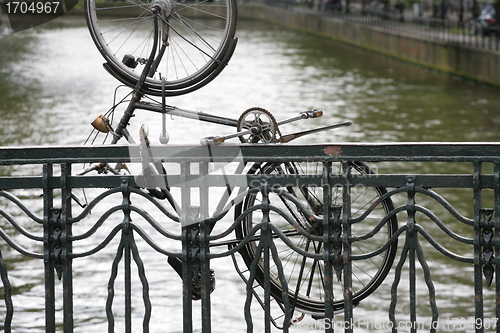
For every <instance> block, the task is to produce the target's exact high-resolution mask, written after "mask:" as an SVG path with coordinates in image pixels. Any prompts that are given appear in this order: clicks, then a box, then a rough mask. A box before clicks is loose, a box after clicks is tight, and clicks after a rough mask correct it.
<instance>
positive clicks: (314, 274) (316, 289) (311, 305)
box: [237, 162, 397, 316]
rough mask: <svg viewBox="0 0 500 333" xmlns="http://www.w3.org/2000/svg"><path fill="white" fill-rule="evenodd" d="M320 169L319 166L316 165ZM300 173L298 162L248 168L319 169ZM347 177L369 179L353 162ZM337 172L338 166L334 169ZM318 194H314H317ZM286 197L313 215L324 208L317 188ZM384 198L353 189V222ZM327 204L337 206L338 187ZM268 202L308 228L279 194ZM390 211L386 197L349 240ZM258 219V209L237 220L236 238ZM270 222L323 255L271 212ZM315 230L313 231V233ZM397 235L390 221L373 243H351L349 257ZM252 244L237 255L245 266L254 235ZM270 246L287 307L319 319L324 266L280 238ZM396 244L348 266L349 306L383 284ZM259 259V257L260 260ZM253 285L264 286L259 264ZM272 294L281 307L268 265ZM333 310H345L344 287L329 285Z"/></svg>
mask: <svg viewBox="0 0 500 333" xmlns="http://www.w3.org/2000/svg"><path fill="white" fill-rule="evenodd" d="M320 165H321V163H320ZM306 167H307V169H308V170H305V169H304V167H303V166H301V165H300V164H297V163H285V164H273V163H267V164H264V165H263V166H259V167H258V168H253V170H251V173H278V174H284V173H299V174H302V173H305V174H321V169H319V170H311V169H314V168H315V167H312V166H311V163H308V164H307V166H306ZM351 167H352V172H353V173H354V174H357V175H359V176H360V177H364V176H368V175H370V174H372V172H371V170H370V169H369V168H368V167H367V166H366V165H365V164H363V163H358V162H354V163H352V164H351ZM319 168H321V166H320V167H319ZM339 170H340V166H339ZM317 190H318V191H319V192H318V191H317ZM287 192H288V193H292V194H293V195H294V196H296V197H297V198H298V199H299V200H301V201H302V202H304V203H305V204H306V206H308V207H309V209H311V210H313V211H315V214H317V215H320V212H321V211H322V207H323V200H322V198H323V194H322V193H321V189H318V188H309V187H308V188H307V189H306V190H304V188H302V189H301V188H298V187H288V188H287ZM385 193H387V191H386V190H385V188H373V187H369V188H368V187H366V188H363V189H361V188H360V189H357V190H356V189H353V190H352V208H351V213H352V218H355V217H357V216H360V215H361V214H362V213H363V212H364V211H366V209H367V208H368V206H369V205H371V204H373V202H374V201H375V200H377V199H378V198H379V197H380V196H381V195H383V194H385ZM332 194H333V195H332V196H333V198H332V202H331V204H332V205H341V203H342V193H341V188H340V187H337V188H334V189H333V190H332ZM269 198H270V203H271V204H272V205H274V206H276V207H278V208H280V209H282V210H283V211H285V212H286V213H287V214H288V215H290V216H292V217H293V219H294V220H295V221H296V224H297V225H300V226H301V227H303V228H311V227H310V225H307V226H306V224H307V222H306V221H305V218H304V215H303V214H301V213H300V212H299V211H298V210H297V209H296V206H295V204H293V203H292V202H291V201H289V200H287V199H285V198H284V196H280V195H279V194H275V193H269ZM260 200H261V199H260V193H252V194H249V195H248V196H247V197H246V199H245V201H244V202H243V203H242V204H241V205H240V207H238V209H237V214H241V213H242V212H244V211H245V210H247V209H250V208H251V207H252V206H255V205H257V204H260ZM393 208H394V206H393V204H392V201H391V200H390V199H389V198H388V199H385V200H384V201H382V203H381V204H380V205H378V207H377V209H375V210H374V211H372V213H370V214H369V215H368V216H367V217H366V218H365V219H364V220H363V221H362V222H359V223H356V224H353V225H352V226H351V229H352V230H351V231H352V234H353V235H358V236H360V235H364V234H366V233H368V232H369V231H371V230H372V229H373V228H374V227H375V226H376V225H377V224H378V223H380V221H381V220H382V218H383V217H384V216H385V215H386V214H387V213H388V212H389V211H391V210H392V209H393ZM261 217H262V215H261V214H260V211H259V210H256V211H254V212H252V213H250V214H249V215H247V216H246V218H245V219H244V220H243V221H242V223H241V226H240V228H239V229H237V237H239V238H240V239H242V238H244V237H245V236H246V235H247V234H248V232H249V231H250V230H251V229H252V228H253V226H254V225H255V224H257V223H260V222H261ZM270 221H271V223H273V224H274V225H276V226H278V227H279V228H280V229H281V230H282V231H283V232H285V234H288V237H289V239H290V240H291V241H292V242H293V243H294V244H295V245H296V246H297V247H299V248H301V249H303V250H305V251H308V252H313V253H318V254H320V253H323V243H322V242H320V241H311V240H308V239H307V238H305V237H303V236H301V235H299V234H298V233H297V232H296V231H295V228H294V226H292V225H290V223H288V222H287V221H285V220H284V219H283V218H282V217H281V216H279V215H278V214H275V213H272V212H271V215H270ZM315 228H316V229H315ZM312 229H313V233H314V230H315V231H316V232H317V234H318V235H321V234H322V232H323V231H322V230H321V227H313V228H312ZM396 230H397V220H396V217H395V216H394V217H393V218H391V219H390V220H389V221H388V222H387V224H386V225H385V227H384V228H382V229H381V230H380V231H379V232H378V233H377V234H376V235H374V236H373V237H372V238H370V239H368V240H365V241H362V242H356V243H354V244H353V245H352V248H351V250H352V254H361V253H369V252H372V251H374V250H375V249H378V248H380V247H382V246H383V245H384V244H385V243H386V242H387V241H388V239H389V238H390V237H391V236H392V235H393V234H394V232H395V231H396ZM255 238H256V241H251V242H249V243H248V244H247V245H246V246H245V247H244V248H243V249H242V251H241V255H242V257H243V260H244V261H245V264H246V265H247V267H249V268H250V265H251V263H252V261H253V260H254V258H255V257H256V243H258V238H259V234H257V235H256V237H255ZM274 244H275V246H276V248H277V252H278V254H279V260H280V261H281V265H282V267H283V270H284V277H285V279H286V280H287V283H288V290H287V294H288V297H289V300H290V303H291V305H292V306H294V307H295V308H296V309H297V310H300V311H301V312H304V313H309V314H312V315H315V316H322V315H323V314H324V312H325V305H324V281H323V279H324V262H323V261H322V260H314V259H312V258H307V257H304V256H302V255H300V254H298V253H297V252H295V251H294V250H292V249H290V248H289V247H288V246H287V245H286V244H285V243H284V242H283V241H282V240H281V239H279V238H277V237H275V238H274ZM396 250H397V243H393V244H392V245H391V246H390V247H389V248H388V249H387V250H386V251H385V252H384V253H382V254H381V255H379V256H376V257H374V258H371V259H367V260H363V261H356V262H353V263H352V269H353V276H352V278H353V279H352V280H353V291H354V294H353V303H354V304H358V303H359V302H360V301H361V300H362V299H364V298H366V297H367V296H368V295H370V294H371V293H372V292H373V291H375V290H376V289H377V288H378V286H380V284H381V283H382V282H383V280H384V279H385V277H386V276H387V274H388V272H389V270H390V268H391V266H392V263H393V261H394V257H395V255H396ZM259 256H260V255H259ZM255 274H256V280H257V281H258V283H259V284H261V285H263V283H264V270H263V264H262V263H261V261H259V264H258V265H257V269H256V272H255ZM270 275H271V278H270V280H271V281H270V282H271V290H270V292H271V295H272V296H273V297H274V298H275V299H277V300H278V301H280V302H282V300H283V294H282V284H281V283H280V281H279V279H278V271H277V267H276V265H275V264H271V274H270ZM333 296H334V303H333V307H334V310H340V309H342V308H343V307H344V300H343V285H342V283H341V282H336V281H335V282H334V295H333Z"/></svg>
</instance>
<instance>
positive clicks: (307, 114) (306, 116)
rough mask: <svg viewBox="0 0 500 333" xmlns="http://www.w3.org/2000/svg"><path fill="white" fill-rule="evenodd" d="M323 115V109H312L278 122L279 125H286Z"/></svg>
mask: <svg viewBox="0 0 500 333" xmlns="http://www.w3.org/2000/svg"><path fill="white" fill-rule="evenodd" d="M322 115H323V111H321V110H311V111H304V112H301V113H300V114H299V115H298V116H295V117H292V118H288V119H284V120H280V121H278V122H277V124H278V126H281V125H284V124H289V123H292V122H294V121H297V120H302V119H309V118H318V117H321V116H322Z"/></svg>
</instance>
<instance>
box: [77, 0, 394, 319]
mask: <svg viewBox="0 0 500 333" xmlns="http://www.w3.org/2000/svg"><path fill="white" fill-rule="evenodd" d="M236 3H237V0H221V1H219V0H208V1H204V0H202V1H195V2H192V1H179V2H178V1H174V0H154V1H142V0H125V1H113V2H109V1H102V2H99V1H97V0H85V13H86V19H87V23H88V26H89V30H90V33H91V36H92V38H93V40H94V42H95V44H96V46H97V48H98V49H99V51H100V52H101V54H102V56H103V57H104V59H105V60H106V63H105V64H104V67H105V68H106V70H107V71H108V72H109V73H110V74H111V75H113V76H114V77H115V78H116V79H118V80H119V81H120V82H121V83H123V84H125V85H127V86H129V87H131V94H130V100H129V101H128V106H127V108H126V110H125V112H124V114H123V116H122V117H121V119H120V121H119V122H118V124H116V126H115V124H113V123H112V121H111V120H110V117H108V116H107V115H103V116H100V117H98V118H97V119H96V120H95V121H94V123H93V124H94V127H95V128H96V129H97V130H98V131H99V132H103V133H111V134H112V135H111V138H112V139H111V141H112V143H116V142H118V140H120V138H122V137H125V138H126V139H127V140H128V141H129V142H134V141H133V139H132V136H131V135H130V133H128V131H127V125H128V123H129V122H130V120H131V118H132V117H133V115H134V112H135V111H136V110H139V109H141V110H149V111H153V112H157V113H159V114H161V115H162V116H163V117H164V120H165V116H166V115H170V116H180V117H185V118H192V119H196V120H199V121H206V122H210V123H216V124H221V125H225V126H232V127H235V128H236V132H235V133H233V134H230V135H224V136H214V137H209V138H204V139H203V141H204V144H207V145H214V144H221V143H223V142H225V141H226V140H229V139H232V138H238V139H239V140H240V141H241V143H245V144H266V143H282V144H286V143H287V142H290V141H292V140H294V139H296V138H298V137H301V136H304V135H308V134H311V133H315V132H318V131H325V130H329V129H334V128H337V127H342V126H349V125H350V123H349V122H346V123H343V124H336V125H331V126H326V127H321V128H315V129H312V130H308V131H303V132H298V133H292V134H288V135H282V134H281V132H280V130H279V127H280V126H281V125H283V124H286V123H290V122H294V121H298V120H303V119H310V118H316V117H319V116H321V115H322V114H323V113H322V112H321V111H318V110H307V111H304V112H300V113H299V114H298V115H297V116H294V117H291V118H289V119H285V120H281V121H277V120H276V119H275V118H274V116H273V115H272V114H271V113H270V112H269V111H267V110H265V109H263V108H258V107H254V108H250V109H248V110H246V111H244V112H243V113H242V114H241V116H240V117H239V118H238V119H232V118H227V117H221V116H217V115H213V114H207V113H202V112H197V111H191V110H185V109H181V108H177V107H173V106H169V105H167V104H166V103H165V99H166V97H168V96H176V95H181V94H186V93H189V92H192V91H194V90H196V89H198V88H200V87H202V86H204V85H206V84H208V83H209V82H210V81H211V80H213V79H214V78H215V77H216V76H217V75H218V74H219V73H220V72H221V71H222V70H223V69H224V67H225V66H226V65H227V63H228V61H229V59H230V58H231V56H232V54H233V51H234V49H235V47H236V43H237V39H236V38H235V32H236V21H237V4H236ZM148 95H151V96H157V97H161V101H155V100H153V99H148V100H147V101H144V100H145V99H146V98H145V97H146V96H148ZM114 109H115V107H113V108H112V109H111V111H110V112H112V111H114ZM147 134H148V133H147V130H146V129H145V128H144V129H143V130H142V131H141V143H145V142H146V143H147V142H148V139H147ZM162 138H163V140H161V141H162V143H166V142H167V141H168V136H167V135H166V133H165V132H164V134H163V136H162ZM347 167H348V168H349V169H350V170H349V172H350V174H351V175H352V176H353V177H359V178H368V177H372V176H374V172H373V171H372V170H371V169H370V168H369V167H368V166H367V165H366V164H364V163H361V162H350V163H348V164H347ZM323 168H324V166H323V164H322V163H321V162H319V163H313V162H307V163H298V162H286V163H271V162H268V163H254V164H251V165H245V170H246V171H245V172H247V173H248V174H277V175H286V174H295V175H297V174H298V175H303V176H305V177H306V176H308V175H321V174H323V171H324V170H323ZM153 169H155V171H153V172H156V173H161V172H162V170H161V166H155V167H154V168H153ZM91 170H98V171H109V172H114V173H119V172H120V170H116V168H113V167H111V166H109V165H108V164H107V163H101V164H99V165H93V166H91V167H89V168H87V169H86V170H84V171H82V172H81V174H84V173H87V172H89V171H91ZM148 170H150V171H151V168H149V169H148ZM345 171H346V170H345V165H344V166H342V164H341V163H338V164H334V165H333V166H332V170H330V171H329V172H332V173H337V174H341V173H342V172H345ZM361 183H362V182H361ZM342 188H343V187H342V185H341V184H334V185H333V186H331V187H330V188H329V190H330V191H331V194H332V196H331V197H332V202H329V203H328V205H329V206H331V207H334V208H335V209H336V210H337V211H336V213H337V214H339V215H341V208H340V207H341V204H342V197H343V193H342ZM323 190H324V189H323V188H319V187H314V186H307V185H297V184H290V185H288V186H285V187H284V188H283V190H282V191H280V192H270V193H269V196H270V200H271V202H272V203H273V205H275V206H276V207H278V208H279V209H280V210H281V211H283V212H287V215H288V216H289V217H290V219H285V218H283V216H281V215H279V214H275V215H273V216H272V217H271V223H273V224H275V225H276V226H278V227H279V228H280V229H281V230H282V231H283V233H284V234H285V235H287V237H288V239H290V240H291V241H292V242H293V243H294V244H295V245H296V246H297V247H299V248H301V249H302V250H304V251H307V252H311V253H316V254H319V253H322V251H323V242H322V241H321V240H319V237H318V238H317V239H318V240H311V239H310V238H306V237H304V236H302V235H301V234H300V233H299V232H297V230H298V229H302V230H305V231H307V232H308V233H309V234H311V235H318V236H321V235H323V225H322V224H321V223H318V222H317V221H319V220H321V219H322V215H323V206H324V204H325V203H324V202H323V198H324V196H323ZM150 193H151V194H152V195H154V196H156V197H157V198H160V199H165V198H167V199H168V200H169V201H170V202H171V203H172V206H173V207H174V208H175V207H176V204H175V199H174V198H173V197H172V195H171V194H170V192H169V190H168V188H160V189H157V188H155V189H153V188H150ZM386 193H387V190H386V189H385V188H381V187H370V186H361V185H360V186H356V187H354V188H352V193H351V219H352V220H353V221H358V222H357V223H353V224H352V226H351V229H352V235H353V237H355V236H356V235H365V234H368V233H369V232H370V231H372V230H374V228H375V227H376V226H377V225H378V224H379V223H380V222H381V221H382V220H383V219H384V218H385V217H386V216H387V214H388V213H389V212H390V211H392V210H393V209H394V206H393V204H392V201H391V199H390V197H383V196H384V194H386ZM261 199H262V198H261V194H260V193H259V192H256V191H248V192H247V194H246V195H245V196H244V197H243V199H242V200H240V201H239V202H237V203H236V206H235V218H237V217H238V216H240V215H241V214H243V213H245V214H247V215H246V216H245V218H244V219H243V220H242V222H241V224H240V226H239V227H238V228H237V230H236V232H235V233H236V235H235V241H234V243H238V242H239V241H241V240H242V239H244V238H245V237H246V236H247V235H248V234H249V232H250V230H252V228H253V226H254V224H256V223H259V222H260V221H261V212H260V211H259V210H258V209H255V210H253V209H252V207H254V206H255V205H258V204H259V203H260V202H261ZM297 203H300V204H301V205H302V206H304V207H306V208H307V211H308V213H307V214H306V213H304V211H303V210H301V209H298V208H297V207H298V205H297ZM369 207H370V209H368V208H369ZM396 230H397V220H396V217H395V215H394V216H392V217H391V218H389V219H388V220H387V222H386V224H385V226H384V228H382V230H380V231H379V232H377V233H375V234H374V235H373V236H372V237H371V238H369V239H367V240H364V241H362V242H353V246H352V254H361V253H367V252H372V251H374V250H376V249H379V248H381V247H382V246H383V245H384V244H385V243H387V240H388V239H390V238H391V236H392V235H393V234H394V232H395V231H396ZM258 239H259V234H258V233H257V234H255V235H254V236H253V240H258ZM253 240H251V241H250V242H248V243H246V245H245V246H244V247H243V248H242V250H241V251H240V253H241V256H242V257H243V260H244V262H245V264H246V265H247V266H248V268H250V266H251V263H252V262H253V261H254V259H255V258H256V256H257V257H258V256H260V254H259V253H257V251H256V243H257V242H256V241H253ZM274 240H275V244H276V246H277V248H278V253H279V256H280V260H281V266H282V267H283V269H284V273H285V274H284V276H285V278H286V280H287V282H288V287H287V288H288V289H287V294H288V296H289V299H290V301H291V303H292V304H294V307H295V309H296V310H299V311H302V312H303V313H309V314H312V315H315V316H321V315H322V314H323V313H324V308H325V306H324V280H323V279H324V263H323V261H322V260H313V259H311V258H309V257H305V256H303V255H300V254H299V253H297V252H296V251H294V250H293V249H291V248H290V247H289V246H288V245H287V244H285V243H284V242H282V240H281V239H280V238H279V237H274ZM396 249H397V244H396V243H392V244H391V245H390V246H389V247H388V248H387V249H386V251H384V252H383V253H381V254H380V255H378V256H376V257H373V258H371V259H369V260H363V261H356V262H353V302H354V303H355V304H357V303H359V302H360V301H361V300H362V299H364V298H365V297H367V296H368V295H370V294H371V293H372V292H373V291H374V290H375V289H377V287H378V286H379V285H380V284H381V283H382V281H383V280H384V278H385V277H386V275H387V274H388V272H389V270H390V268H391V265H392V263H393V261H394V257H395V254H396ZM270 270H271V274H270V276H271V290H270V293H271V295H272V296H273V297H274V298H275V299H276V300H278V301H281V302H282V301H283V300H282V294H283V293H282V291H283V287H282V283H281V282H280V280H279V279H278V272H277V268H276V267H271V268H270ZM256 280H257V281H258V282H259V283H260V284H261V285H263V283H264V266H263V265H262V264H260V263H259V264H258V265H257V272H256ZM336 288H338V292H335V294H334V296H335V302H334V308H335V309H336V310H339V309H341V308H343V306H344V300H343V293H342V290H343V288H342V286H341V284H340V283H338V284H336Z"/></svg>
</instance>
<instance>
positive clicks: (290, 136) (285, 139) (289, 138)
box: [281, 121, 352, 143]
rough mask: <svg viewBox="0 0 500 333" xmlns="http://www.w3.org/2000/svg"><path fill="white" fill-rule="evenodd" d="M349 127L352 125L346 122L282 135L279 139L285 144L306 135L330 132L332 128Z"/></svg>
mask: <svg viewBox="0 0 500 333" xmlns="http://www.w3.org/2000/svg"><path fill="white" fill-rule="evenodd" d="M351 125H352V123H351V122H350V121H347V122H345V123H342V124H336V125H330V126H326V127H320V128H315V129H312V130H307V131H303V132H297V133H293V134H287V135H284V136H282V137H281V142H282V143H287V142H290V141H292V140H295V139H297V138H300V137H301V136H304V135H308V134H312V133H317V132H323V131H327V130H331V129H334V128H339V127H345V126H351Z"/></svg>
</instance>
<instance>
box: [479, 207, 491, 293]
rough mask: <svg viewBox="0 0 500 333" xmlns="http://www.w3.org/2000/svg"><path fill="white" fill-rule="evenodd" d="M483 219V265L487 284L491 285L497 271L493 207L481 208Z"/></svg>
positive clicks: (481, 254)
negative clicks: (494, 261)
mask: <svg viewBox="0 0 500 333" xmlns="http://www.w3.org/2000/svg"><path fill="white" fill-rule="evenodd" d="M480 214H481V220H480V226H481V239H482V241H483V242H484V243H483V247H482V248H481V253H480V256H481V258H483V260H484V266H483V274H484V277H485V278H486V284H487V285H488V287H489V286H491V282H492V281H493V275H494V273H495V269H494V268H493V264H492V262H493V259H494V257H495V256H494V251H493V246H492V245H493V235H494V233H493V224H494V221H492V218H493V209H491V208H481V211H480Z"/></svg>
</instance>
